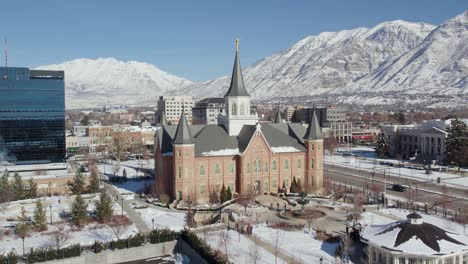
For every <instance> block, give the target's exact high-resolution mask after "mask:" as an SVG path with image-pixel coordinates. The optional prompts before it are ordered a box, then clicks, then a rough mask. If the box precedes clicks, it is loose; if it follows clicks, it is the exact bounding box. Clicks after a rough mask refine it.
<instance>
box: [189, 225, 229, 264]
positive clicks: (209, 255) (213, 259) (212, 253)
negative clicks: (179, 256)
mask: <svg viewBox="0 0 468 264" xmlns="http://www.w3.org/2000/svg"><path fill="white" fill-rule="evenodd" d="M181 238H182V239H183V240H184V241H185V242H186V243H187V244H188V245H189V246H190V247H191V248H192V249H193V250H195V251H196V252H197V253H198V254H199V255H200V256H201V257H202V258H203V259H205V260H206V262H208V264H230V263H231V262H229V260H228V258H227V256H226V255H225V254H223V253H222V252H221V251H219V250H215V249H212V248H211V247H210V246H209V245H208V244H206V243H205V241H203V240H201V239H200V238H199V237H198V236H197V235H196V234H194V233H192V232H190V231H188V230H184V231H183V232H182V234H181Z"/></svg>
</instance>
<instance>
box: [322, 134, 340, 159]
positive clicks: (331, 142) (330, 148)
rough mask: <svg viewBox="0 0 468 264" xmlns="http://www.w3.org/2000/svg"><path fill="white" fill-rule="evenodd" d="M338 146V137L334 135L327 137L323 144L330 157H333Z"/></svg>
mask: <svg viewBox="0 0 468 264" xmlns="http://www.w3.org/2000/svg"><path fill="white" fill-rule="evenodd" d="M337 146H338V142H337V141H336V137H335V135H334V134H333V133H332V134H331V135H329V136H328V137H326V138H325V140H324V142H323V148H324V149H325V150H326V151H327V152H328V154H329V155H330V156H331V155H333V153H334V152H335V150H336V148H337Z"/></svg>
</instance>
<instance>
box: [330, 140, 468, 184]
mask: <svg viewBox="0 0 468 264" xmlns="http://www.w3.org/2000/svg"><path fill="white" fill-rule="evenodd" d="M336 153H337V155H331V156H330V155H326V156H325V163H329V164H333V165H337V166H342V167H349V168H354V169H360V170H375V171H379V172H383V171H384V170H385V173H386V174H387V175H392V176H401V177H404V178H410V179H418V180H426V181H437V178H439V177H440V178H441V180H442V182H443V183H447V184H451V185H458V186H464V187H468V175H467V174H466V172H464V175H462V174H457V173H455V172H444V171H434V170H433V171H432V173H431V174H429V175H428V174H426V172H425V170H421V169H411V168H404V167H398V166H389V165H383V164H381V163H392V164H395V165H398V164H400V161H399V160H397V159H387V158H386V159H378V158H377V156H376V154H375V152H374V149H373V148H369V147H354V148H350V149H349V150H348V149H347V148H338V151H337V152H336ZM347 153H348V154H352V155H353V156H351V155H346V154H347ZM343 154H344V155H343ZM401 164H408V162H401Z"/></svg>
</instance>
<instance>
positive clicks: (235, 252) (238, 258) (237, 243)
mask: <svg viewBox="0 0 468 264" xmlns="http://www.w3.org/2000/svg"><path fill="white" fill-rule="evenodd" d="M225 232H227V234H228V239H227V241H228V243H227V248H228V250H227V253H228V256H229V260H230V261H231V262H233V263H252V261H251V257H250V255H251V252H253V251H254V250H253V248H254V243H253V242H252V241H251V240H249V239H248V238H246V237H245V236H244V235H240V234H239V233H238V232H236V231H234V230H230V231H227V230H225ZM198 236H199V237H200V238H201V239H204V236H203V234H202V233H199V234H198ZM222 240H223V239H221V231H211V232H208V233H207V237H206V242H207V243H208V244H209V245H210V246H211V247H212V248H215V249H217V250H219V251H221V252H223V253H224V251H225V250H224V245H223V243H221V241H222ZM258 252H259V256H258V260H257V263H265V264H266V263H268V264H271V263H275V256H274V255H273V254H271V253H270V252H268V251H267V250H265V249H263V248H262V247H258ZM278 263H285V262H284V261H283V260H281V259H278Z"/></svg>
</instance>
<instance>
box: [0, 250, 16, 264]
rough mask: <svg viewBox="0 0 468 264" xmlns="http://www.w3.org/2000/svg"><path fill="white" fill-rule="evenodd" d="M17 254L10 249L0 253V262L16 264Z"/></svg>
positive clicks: (0, 263) (2, 263)
mask: <svg viewBox="0 0 468 264" xmlns="http://www.w3.org/2000/svg"><path fill="white" fill-rule="evenodd" d="M17 263H18V256H17V255H16V254H15V253H14V252H13V251H12V252H10V253H8V254H6V255H0V264H17Z"/></svg>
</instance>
